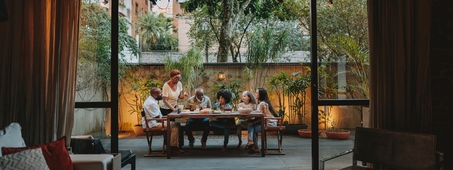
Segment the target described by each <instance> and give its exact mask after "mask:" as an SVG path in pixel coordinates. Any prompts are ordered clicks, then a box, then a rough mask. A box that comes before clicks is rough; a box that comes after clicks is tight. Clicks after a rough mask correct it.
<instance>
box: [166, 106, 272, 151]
mask: <svg viewBox="0 0 453 170" xmlns="http://www.w3.org/2000/svg"><path fill="white" fill-rule="evenodd" d="M236 117H238V118H255V119H260V120H262V121H261V156H262V157H264V156H265V153H264V151H265V150H264V149H265V148H264V147H266V146H265V141H264V139H266V133H265V132H264V121H263V120H264V115H263V114H262V113H259V112H257V113H255V112H252V113H250V114H240V113H239V112H226V113H220V114H214V113H210V114H199V113H198V112H181V113H179V114H178V113H174V112H173V113H170V114H168V115H167V127H168V128H167V159H170V157H171V147H170V141H171V128H169V127H170V120H174V119H176V118H236Z"/></svg>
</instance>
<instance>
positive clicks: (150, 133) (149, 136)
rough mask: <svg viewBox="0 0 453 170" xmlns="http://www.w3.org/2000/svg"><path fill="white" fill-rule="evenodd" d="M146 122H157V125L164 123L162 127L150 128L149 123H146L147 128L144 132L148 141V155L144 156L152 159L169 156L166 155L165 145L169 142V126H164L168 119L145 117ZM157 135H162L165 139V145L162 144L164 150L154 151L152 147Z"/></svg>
mask: <svg viewBox="0 0 453 170" xmlns="http://www.w3.org/2000/svg"><path fill="white" fill-rule="evenodd" d="M145 120H146V121H145V122H148V121H150V120H156V121H157V123H162V126H160V127H149V125H148V123H146V128H143V132H145V134H146V140H147V142H148V153H147V154H145V155H144V156H145V157H152V156H167V154H166V153H165V150H166V148H165V144H166V141H167V126H166V125H165V124H164V123H165V121H166V120H167V118H166V117H162V118H150V119H149V118H146V117H145ZM157 134H159V135H160V134H161V135H162V136H163V138H164V141H163V144H162V150H152V148H151V146H152V143H153V136H154V135H157ZM153 152H160V153H155V154H153Z"/></svg>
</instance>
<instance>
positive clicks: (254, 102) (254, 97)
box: [142, 70, 277, 153]
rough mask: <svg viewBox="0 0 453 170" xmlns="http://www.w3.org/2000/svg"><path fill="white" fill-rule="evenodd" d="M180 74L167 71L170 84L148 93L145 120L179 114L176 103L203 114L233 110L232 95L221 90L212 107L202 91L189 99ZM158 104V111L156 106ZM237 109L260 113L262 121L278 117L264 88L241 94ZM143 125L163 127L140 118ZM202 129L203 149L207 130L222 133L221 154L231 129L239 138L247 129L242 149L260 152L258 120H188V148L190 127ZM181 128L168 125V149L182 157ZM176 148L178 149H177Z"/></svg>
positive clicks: (167, 83)
mask: <svg viewBox="0 0 453 170" xmlns="http://www.w3.org/2000/svg"><path fill="white" fill-rule="evenodd" d="M181 74H182V73H181V71H179V70H171V71H170V80H168V81H166V82H165V83H164V85H163V87H162V90H160V88H158V87H153V88H152V89H151V90H150V96H149V97H148V98H147V99H146V100H145V102H144V108H143V110H144V112H145V116H146V117H148V118H156V117H158V118H162V116H166V115H168V114H170V113H172V112H178V107H177V104H178V100H179V99H185V98H188V99H187V100H186V101H185V104H184V109H188V110H203V109H212V110H222V111H225V110H229V111H231V109H232V107H231V105H230V102H231V98H232V94H231V93H230V92H229V91H225V90H220V91H218V92H217V96H216V97H217V101H218V102H216V103H214V105H213V106H212V105H211V100H210V98H209V97H208V96H205V95H204V91H203V89H202V88H196V89H195V95H194V96H191V97H189V96H188V95H187V93H186V92H184V91H183V86H182V83H181V82H180V80H181ZM158 100H162V101H161V102H160V107H159V104H158ZM237 108H238V109H239V108H249V109H251V110H253V111H259V112H261V113H262V114H264V117H277V113H276V111H275V109H274V107H273V106H272V104H271V103H270V101H269V97H268V95H267V92H266V90H265V89H264V88H257V89H256V90H255V94H253V93H252V92H250V91H244V92H243V93H242V98H241V102H240V103H239V104H238V105H237ZM146 123H147V124H148V126H149V127H156V126H162V124H160V123H156V121H155V120H154V121H153V120H151V121H148V122H145V118H142V124H143V126H144V127H145V126H146ZM265 124H266V126H276V124H277V122H276V121H273V120H272V119H270V120H268V121H267V122H265ZM195 125H196V126H202V129H203V136H202V138H201V141H200V142H201V148H202V149H204V148H206V147H207V146H206V141H207V138H208V135H209V131H210V126H213V127H217V128H220V129H223V130H224V143H223V148H222V150H221V151H222V152H225V151H226V150H227V144H228V140H229V135H230V129H234V128H236V130H237V132H238V134H240V133H241V130H242V129H247V131H248V137H247V138H248V141H247V144H246V146H245V149H248V150H249V151H248V152H249V153H259V152H260V148H259V146H258V142H257V134H258V133H260V132H261V119H253V118H249V119H239V120H238V121H237V123H236V121H235V120H234V118H217V119H211V120H210V119H209V118H189V119H188V120H187V122H186V125H185V132H186V135H187V138H188V140H189V146H188V147H189V148H193V146H194V143H195V138H194V137H193V134H192V127H193V126H195ZM179 126H180V124H179V123H177V122H173V121H172V122H171V123H170V128H171V138H170V139H171V141H170V146H171V147H172V148H174V149H172V150H174V151H178V152H179V153H184V150H182V148H177V143H178V129H179V128H178V127H179ZM241 143H242V142H241V138H239V144H238V147H240V146H241ZM176 148H177V149H176Z"/></svg>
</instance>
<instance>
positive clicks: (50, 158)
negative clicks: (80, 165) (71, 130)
mask: <svg viewBox="0 0 453 170" xmlns="http://www.w3.org/2000/svg"><path fill="white" fill-rule="evenodd" d="M36 148H41V150H42V153H43V155H44V158H45V159H46V163H47V166H49V169H50V170H59V169H67V170H73V167H72V161H71V157H69V153H68V150H67V149H66V137H65V136H63V137H61V138H60V139H58V140H56V141H53V142H50V143H46V144H41V145H33V146H28V147H24V148H6V147H3V148H2V153H3V155H8V154H12V153H16V152H20V151H23V150H27V149H36Z"/></svg>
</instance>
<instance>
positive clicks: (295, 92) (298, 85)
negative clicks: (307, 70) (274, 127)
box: [285, 72, 310, 135]
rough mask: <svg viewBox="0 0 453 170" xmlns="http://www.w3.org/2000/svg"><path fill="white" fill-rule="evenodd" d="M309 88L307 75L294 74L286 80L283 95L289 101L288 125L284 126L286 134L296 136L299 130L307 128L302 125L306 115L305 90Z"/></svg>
mask: <svg viewBox="0 0 453 170" xmlns="http://www.w3.org/2000/svg"><path fill="white" fill-rule="evenodd" d="M308 87H310V76H309V74H302V73H301V72H295V73H293V74H292V78H291V79H289V80H288V84H287V88H286V89H285V93H286V94H287V95H288V96H289V99H290V105H289V106H290V108H291V110H290V112H289V113H288V114H287V115H288V125H287V126H286V131H285V133H286V134H291V135H294V134H298V130H299V129H306V128H307V127H308V126H307V125H306V124H305V123H304V122H305V120H304V118H305V115H306V114H307V113H308V111H307V108H306V104H307V91H306V90H307V88H308Z"/></svg>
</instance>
